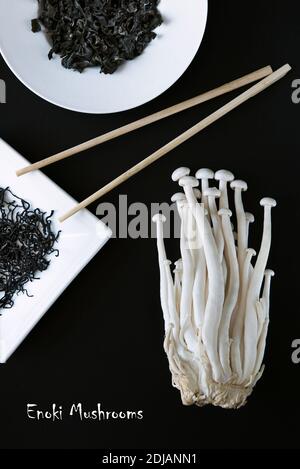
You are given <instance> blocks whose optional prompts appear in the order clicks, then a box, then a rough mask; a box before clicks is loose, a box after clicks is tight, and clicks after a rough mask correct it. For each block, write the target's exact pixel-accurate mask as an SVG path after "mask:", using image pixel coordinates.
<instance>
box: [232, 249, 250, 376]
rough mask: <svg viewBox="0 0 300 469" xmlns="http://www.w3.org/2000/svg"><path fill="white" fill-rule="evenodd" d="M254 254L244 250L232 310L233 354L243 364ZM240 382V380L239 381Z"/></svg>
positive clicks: (240, 372)
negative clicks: (238, 286) (237, 290)
mask: <svg viewBox="0 0 300 469" xmlns="http://www.w3.org/2000/svg"><path fill="white" fill-rule="evenodd" d="M254 256H256V252H255V250H254V249H247V250H246V258H245V262H244V265H243V271H242V275H241V277H240V278H241V281H240V282H241V283H240V294H239V301H238V307H237V308H236V309H235V311H234V315H233V328H232V338H233V341H234V347H233V354H235V355H236V356H237V357H238V358H237V361H238V363H241V366H243V360H244V322H245V314H246V299H247V291H248V287H249V270H250V265H251V260H252V258H253V257H254ZM238 374H239V376H240V377H242V370H241V369H240V368H239V373H238ZM240 382H242V380H241V381H240Z"/></svg>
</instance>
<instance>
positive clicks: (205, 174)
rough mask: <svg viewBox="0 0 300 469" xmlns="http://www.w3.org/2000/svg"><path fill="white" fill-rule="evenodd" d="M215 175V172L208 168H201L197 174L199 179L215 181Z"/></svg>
mask: <svg viewBox="0 0 300 469" xmlns="http://www.w3.org/2000/svg"><path fill="white" fill-rule="evenodd" d="M214 175H215V173H214V172H213V170H212V169H208V168H201V169H198V171H197V172H196V178H197V179H213V178H214Z"/></svg>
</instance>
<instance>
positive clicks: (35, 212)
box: [0, 187, 59, 309]
mask: <svg viewBox="0 0 300 469" xmlns="http://www.w3.org/2000/svg"><path fill="white" fill-rule="evenodd" d="M52 216H53V212H51V213H50V214H47V212H43V211H42V210H40V209H39V208H36V209H33V208H31V206H30V203H29V202H27V201H25V200H23V199H21V198H19V197H17V196H16V195H14V194H13V193H12V192H11V190H10V189H9V188H8V187H7V188H6V189H3V188H0V309H1V308H3V309H9V308H12V307H13V305H14V296H15V294H19V293H26V294H27V296H31V295H29V293H28V291H27V289H26V288H25V285H26V284H27V283H28V282H32V281H33V280H36V279H38V278H39V277H37V274H38V273H39V272H43V271H44V270H46V269H47V268H48V267H49V264H50V260H49V258H48V257H49V256H50V255H51V254H53V253H54V254H55V255H56V256H58V255H59V251H58V250H57V249H55V247H54V246H55V244H56V242H57V240H58V237H59V233H54V232H53V230H52V221H51V218H52Z"/></svg>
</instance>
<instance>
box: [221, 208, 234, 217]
mask: <svg viewBox="0 0 300 469" xmlns="http://www.w3.org/2000/svg"><path fill="white" fill-rule="evenodd" d="M218 214H219V215H220V216H222V215H227V216H228V217H231V216H232V211H231V210H229V208H221V209H220V210H219V211H218Z"/></svg>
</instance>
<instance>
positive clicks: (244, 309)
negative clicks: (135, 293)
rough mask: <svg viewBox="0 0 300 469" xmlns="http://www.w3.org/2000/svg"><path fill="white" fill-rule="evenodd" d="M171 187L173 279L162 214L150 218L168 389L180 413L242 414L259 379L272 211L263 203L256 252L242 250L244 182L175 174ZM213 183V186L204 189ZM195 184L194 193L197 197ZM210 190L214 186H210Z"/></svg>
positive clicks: (247, 217) (224, 175)
mask: <svg viewBox="0 0 300 469" xmlns="http://www.w3.org/2000/svg"><path fill="white" fill-rule="evenodd" d="M172 179H173V180H174V181H177V182H178V183H179V186H181V187H182V189H183V192H179V193H176V194H175V195H174V196H173V197H172V201H173V202H176V204H177V209H178V212H179V215H180V219H181V236H180V250H181V259H179V260H178V261H177V262H175V270H174V277H173V276H172V273H171V269H170V265H171V262H170V261H169V260H167V256H166V251H165V246H164V240H163V223H164V221H165V220H166V219H165V217H164V216H163V215H161V214H157V215H155V216H154V218H153V221H154V222H155V223H156V225H157V247H158V255H159V268H160V276H161V304H162V310H163V315H164V321H165V341H164V349H165V351H166V354H167V356H168V360H169V365H170V371H171V373H172V382H173V386H175V387H176V388H178V389H179V390H180V392H181V398H182V402H183V404H185V405H192V404H196V405H198V406H204V405H206V404H213V405H215V406H221V407H223V408H238V407H241V406H243V405H244V404H245V403H246V401H247V398H248V396H249V395H250V394H251V393H252V390H253V387H254V386H255V384H256V382H257V381H258V380H259V378H260V377H261V375H262V373H263V365H262V361H263V357H264V351H265V345H266V337H267V331H268V325H269V302H270V299H269V298H270V283H271V277H272V276H273V275H274V272H273V271H272V270H265V269H266V265H267V261H268V256H269V251H270V246H271V209H272V207H275V206H276V202H275V200H274V199H271V198H263V199H262V200H261V201H260V205H261V206H262V207H263V208H264V226H263V235H262V241H261V246H260V250H259V253H258V256H257V260H256V262H255V263H254V262H253V258H254V256H255V255H256V253H255V251H254V250H253V249H251V248H249V247H248V234H249V225H250V223H252V222H254V217H253V215H252V214H250V213H247V212H245V210H244V206H243V201H242V192H243V191H245V190H247V184H246V182H244V181H240V180H234V176H233V174H232V173H231V172H229V171H226V170H220V171H217V172H216V173H215V174H214V173H213V172H212V171H211V170H209V169H200V170H199V171H198V172H197V173H196V177H192V176H190V170H189V169H188V168H178V169H177V170H176V171H174V173H173V175H172ZM212 179H215V181H217V183H216V186H218V187H209V186H210V184H209V180H212ZM199 180H200V181H201V189H202V190H201V192H200V190H199V189H197V187H198V185H199ZM228 183H230V186H231V188H232V189H233V191H234V205H235V212H236V223H237V230H236V231H235V228H234V227H233V225H232V223H231V216H232V212H231V211H230V209H229V200H228V189H227V186H228ZM211 185H213V184H211Z"/></svg>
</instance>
